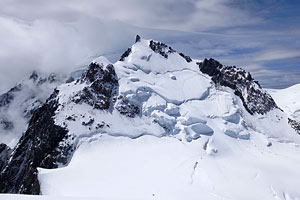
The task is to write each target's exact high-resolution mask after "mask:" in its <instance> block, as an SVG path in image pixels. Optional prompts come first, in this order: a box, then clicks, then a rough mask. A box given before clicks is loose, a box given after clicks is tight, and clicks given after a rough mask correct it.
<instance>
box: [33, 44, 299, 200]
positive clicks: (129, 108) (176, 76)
mask: <svg viewBox="0 0 300 200" xmlns="http://www.w3.org/2000/svg"><path fill="white" fill-rule="evenodd" d="M226 69H227V68H226ZM237 71H239V72H242V73H244V71H241V70H237ZM91 72H93V73H91ZM218 73H219V72H218ZM232 75H234V74H232V73H231V72H230V73H229V74H226V76H219V77H218V78H219V79H218V80H221V81H224V82H225V83H226V84H219V83H220V82H217V81H214V80H215V79H213V80H212V76H211V75H210V74H207V73H202V72H201V71H200V70H199V61H196V60H192V59H190V58H189V57H187V56H184V55H183V54H179V53H177V52H176V51H175V50H173V49H172V48H170V47H168V46H167V45H165V44H162V43H159V42H155V41H152V40H142V39H140V38H139V39H138V40H137V42H136V43H135V44H134V45H133V46H132V47H131V48H129V49H128V50H127V51H126V52H125V53H124V54H123V55H122V57H121V59H120V61H118V62H116V63H114V64H112V63H109V61H107V60H105V59H104V58H99V59H97V60H95V61H94V62H93V63H92V64H91V65H90V66H89V69H88V71H87V72H85V73H84V74H83V75H82V76H81V78H80V79H78V80H76V81H73V82H71V83H67V84H64V85H61V86H59V87H58V88H57V90H58V95H57V100H58V102H59V106H58V109H57V110H56V113H55V117H54V120H55V124H56V125H58V126H61V127H64V128H66V129H67V130H68V134H69V135H72V136H73V137H70V138H73V140H72V141H75V146H76V148H77V150H76V151H75V154H74V156H73V158H72V160H71V162H70V163H69V165H68V166H66V167H63V168H60V169H55V170H46V169H42V168H41V169H39V180H40V183H41V192H42V194H46V195H58V196H81V197H104V198H107V197H112V198H130V199H132V198H133V199H134V198H136V199H148V198H149V199H183V198H187V199H199V198H203V199H236V200H238V199H249V200H250V199H299V198H300V193H299V190H298V185H299V184H300V182H299V180H300V173H299V170H298V169H299V167H300V165H299V163H300V159H299V156H298V155H299V153H300V149H299V142H300V139H299V136H298V135H297V134H296V132H295V130H294V129H292V128H291V126H290V125H289V124H288V116H287V115H286V114H285V113H284V112H282V111H281V110H280V109H278V108H277V106H276V104H275V103H274V104H273V99H272V98H271V97H270V96H269V95H268V94H267V93H266V92H265V91H264V90H262V89H261V88H260V86H259V85H258V84H257V83H255V82H254V81H253V80H252V78H247V76H245V77H244V76H243V75H241V77H239V76H237V78H234V77H235V76H232ZM249 76H250V75H249ZM244 78H245V79H246V80H247V81H246V82H243V81H245V80H244ZM224 82H223V83H224ZM228 83H232V84H236V85H235V86H236V88H233V87H230V85H228ZM238 84H240V85H238ZM95 88H97V90H95ZM251 88H252V89H251ZM240 89H241V90H240ZM237 91H238V92H241V94H242V95H238V94H237ZM251 95H253V96H251ZM249 96H250V97H249ZM248 97H249V98H248ZM253 97H255V98H258V99H257V100H258V102H259V103H260V104H263V101H264V100H263V99H267V100H268V101H269V102H270V104H268V105H267V106H266V107H264V108H262V109H261V110H260V109H259V108H258V107H257V105H255V103H254V101H252V100H253ZM242 98H245V99H244V101H243V99H242ZM247 103H249V104H251V105H247V106H248V108H247V107H246V106H245V104H247ZM269 105H270V106H269ZM249 108H251V109H249ZM257 108H258V109H257ZM249 110H250V111H251V112H249ZM74 138H75V139H74ZM274 174H276V176H275V175H274Z"/></svg>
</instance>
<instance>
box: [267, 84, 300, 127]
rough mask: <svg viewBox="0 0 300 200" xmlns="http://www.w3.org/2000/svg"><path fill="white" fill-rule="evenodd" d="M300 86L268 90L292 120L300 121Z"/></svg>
mask: <svg viewBox="0 0 300 200" xmlns="http://www.w3.org/2000/svg"><path fill="white" fill-rule="evenodd" d="M299 91H300V84H297V85H294V86H291V87H289V88H286V89H268V92H269V93H270V94H271V95H272V97H273V98H274V100H275V101H276V103H277V104H278V105H279V107H280V108H282V109H283V110H284V112H286V113H287V114H288V115H289V116H290V117H291V118H293V119H295V120H296V121H300V101H299V99H300V92H299Z"/></svg>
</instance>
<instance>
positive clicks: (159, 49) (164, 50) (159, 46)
mask: <svg viewBox="0 0 300 200" xmlns="http://www.w3.org/2000/svg"><path fill="white" fill-rule="evenodd" d="M149 47H150V48H151V49H152V50H153V51H154V52H155V53H159V54H160V55H161V56H163V57H165V58H168V55H169V54H171V53H175V52H176V51H175V50H173V49H172V48H171V47H168V45H166V44H164V43H162V42H154V41H153V40H151V41H150V44H149Z"/></svg>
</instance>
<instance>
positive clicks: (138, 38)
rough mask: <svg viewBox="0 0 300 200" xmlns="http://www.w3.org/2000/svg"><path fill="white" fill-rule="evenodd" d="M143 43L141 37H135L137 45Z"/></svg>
mask: <svg viewBox="0 0 300 200" xmlns="http://www.w3.org/2000/svg"><path fill="white" fill-rule="evenodd" d="M140 41H141V36H139V35H136V37H135V43H137V42H140Z"/></svg>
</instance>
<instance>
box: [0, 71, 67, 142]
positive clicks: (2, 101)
mask: <svg viewBox="0 0 300 200" xmlns="http://www.w3.org/2000/svg"><path fill="white" fill-rule="evenodd" d="M63 80H64V77H61V76H58V75H56V74H50V75H48V76H45V75H40V74H38V73H37V72H33V73H32V74H31V76H30V77H29V78H28V79H25V80H23V81H21V82H20V83H19V84H17V85H16V86H15V87H13V88H12V89H11V90H9V91H8V92H7V93H4V94H2V95H0V143H5V144H7V145H9V146H10V147H14V146H15V144H16V143H17V142H18V140H19V138H20V137H21V135H22V133H23V132H24V131H25V130H26V129H27V124H28V121H29V120H30V118H31V116H32V114H33V112H34V111H35V110H36V109H37V108H38V107H39V106H41V105H42V104H44V103H45V101H46V99H47V98H48V97H49V95H50V94H51V93H52V92H53V90H54V88H55V87H56V86H58V85H60V84H62V83H63Z"/></svg>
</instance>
